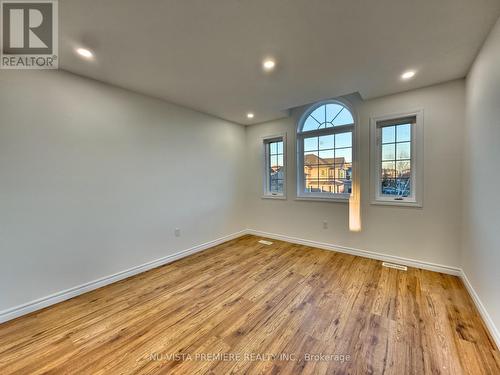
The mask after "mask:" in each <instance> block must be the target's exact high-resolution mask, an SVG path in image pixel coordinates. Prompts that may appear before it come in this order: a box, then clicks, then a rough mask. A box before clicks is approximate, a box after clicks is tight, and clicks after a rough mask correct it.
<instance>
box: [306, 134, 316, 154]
mask: <svg viewBox="0 0 500 375" xmlns="http://www.w3.org/2000/svg"><path fill="white" fill-rule="evenodd" d="M318 139H319V138H318V137H312V138H304V151H311V150H312V151H315V150H317V149H318Z"/></svg>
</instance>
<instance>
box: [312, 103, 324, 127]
mask: <svg viewBox="0 0 500 375" xmlns="http://www.w3.org/2000/svg"><path fill="white" fill-rule="evenodd" d="M311 116H312V117H314V118H315V119H316V120H317V121H318V122H319V123H320V124H323V123H324V122H325V106H324V105H322V106H320V107H318V108H316V109H315V110H314V111H313V112H312V113H311Z"/></svg>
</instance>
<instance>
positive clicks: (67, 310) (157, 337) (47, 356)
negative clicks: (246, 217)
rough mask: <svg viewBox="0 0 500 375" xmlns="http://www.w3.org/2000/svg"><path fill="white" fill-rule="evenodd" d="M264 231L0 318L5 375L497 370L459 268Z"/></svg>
mask: <svg viewBox="0 0 500 375" xmlns="http://www.w3.org/2000/svg"><path fill="white" fill-rule="evenodd" d="M259 239H261V238H259V237H255V236H243V237H240V238H238V239H235V240H233V241H229V242H226V243H224V244H221V245H219V246H216V247H214V248H211V249H208V250H206V251H204V252H201V253H197V254H194V255H192V256H189V257H186V258H183V259H181V260H178V261H176V262H174V263H171V264H168V265H165V266H162V267H158V268H156V269H153V270H151V271H148V272H145V273H143V274H140V275H137V276H134V277H130V278H128V279H125V280H122V281H120V282H117V283H114V284H112V285H108V286H106V287H103V288H100V289H97V290H95V291H92V292H89V293H86V294H84V295H81V296H78V297H75V298H72V299H70V300H68V301H65V302H62V303H60V304H57V305H54V306H51V307H48V308H46V309H43V310H41V311H38V312H35V313H32V314H30V315H27V316H24V317H21V318H18V319H15V320H13V321H10V322H7V323H5V324H2V325H0V374H2V375H4V374H23V375H24V374H30V375H32V374H92V375H96V374H160V373H161V374H166V373H172V374H227V373H235V374H238V373H246V374H395V375H400V374H454V375H455V374H457V375H458V374H500V354H499V352H498V349H497V348H496V347H495V344H494V342H493V340H492V339H491V336H490V335H489V333H488V332H487V330H486V328H485V326H484V323H483V322H482V320H481V318H480V316H479V315H478V313H477V311H476V308H475V306H474V303H473V302H472V300H471V298H470V296H469V295H468V294H467V291H466V289H465V287H464V285H463V284H462V282H461V280H460V279H458V278H457V277H454V276H449V275H444V274H439V273H433V272H429V271H423V270H418V269H413V268H409V269H408V271H406V272H405V271H399V270H395V269H388V268H384V267H382V266H381V264H380V262H379V261H375V260H370V259H366V258H360V257H356V256H352V255H347V254H341V253H336V252H331V251H324V250H319V249H315V248H311V247H307V246H303V245H296V244H290V243H286V242H281V241H274V240H271V241H272V242H273V243H272V245H263V244H260V243H258V240H259Z"/></svg>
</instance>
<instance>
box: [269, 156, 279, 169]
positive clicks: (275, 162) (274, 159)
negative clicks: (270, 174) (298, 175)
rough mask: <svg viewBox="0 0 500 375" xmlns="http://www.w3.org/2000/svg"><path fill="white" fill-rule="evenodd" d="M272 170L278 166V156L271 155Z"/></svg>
mask: <svg viewBox="0 0 500 375" xmlns="http://www.w3.org/2000/svg"><path fill="white" fill-rule="evenodd" d="M270 160H271V168H274V167H277V166H278V155H271V158H270Z"/></svg>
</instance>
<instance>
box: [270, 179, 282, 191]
mask: <svg viewBox="0 0 500 375" xmlns="http://www.w3.org/2000/svg"><path fill="white" fill-rule="evenodd" d="M270 183H271V186H270V190H271V192H272V193H282V192H283V180H282V179H280V178H278V175H274V176H271V180H270Z"/></svg>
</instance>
